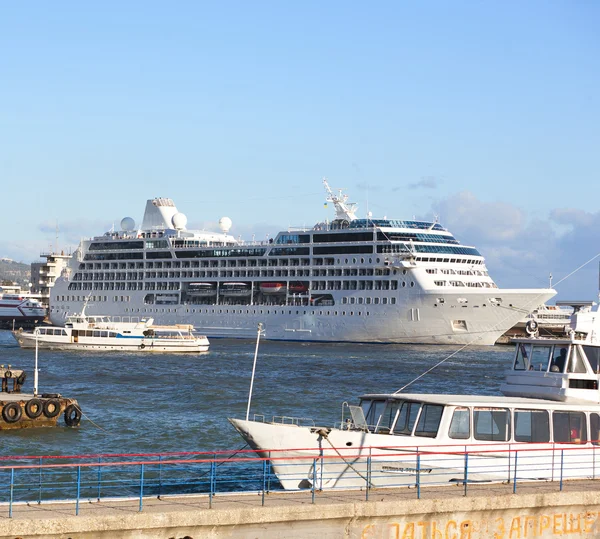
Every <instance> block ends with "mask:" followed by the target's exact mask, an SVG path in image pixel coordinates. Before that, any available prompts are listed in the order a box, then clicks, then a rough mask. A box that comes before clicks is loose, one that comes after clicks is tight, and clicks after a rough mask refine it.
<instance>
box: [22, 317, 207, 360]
mask: <svg viewBox="0 0 600 539" xmlns="http://www.w3.org/2000/svg"><path fill="white" fill-rule="evenodd" d="M193 330H194V327H193V326H191V325H189V324H177V325H170V326H157V325H154V320H153V319H152V318H143V319H141V320H139V321H137V320H135V319H133V320H132V319H131V318H129V319H127V320H121V319H119V320H118V321H117V320H113V319H111V318H110V317H108V316H88V315H86V314H85V308H84V310H83V311H82V313H81V314H78V315H74V316H69V317H68V318H67V322H66V323H65V327H57V326H39V327H36V328H35V329H34V330H33V331H30V332H25V331H21V330H19V331H13V335H14V337H15V339H16V340H17V342H18V343H19V346H21V348H35V347H36V344H37V346H39V347H40V348H49V349H54V350H120V351H132V352H139V351H143V352H178V353H179V352H207V351H208V348H209V342H208V339H207V338H206V337H205V336H202V335H195V334H194V333H193Z"/></svg>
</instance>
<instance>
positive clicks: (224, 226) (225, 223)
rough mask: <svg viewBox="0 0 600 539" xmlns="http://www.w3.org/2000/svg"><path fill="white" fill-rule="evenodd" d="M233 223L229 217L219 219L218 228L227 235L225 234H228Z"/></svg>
mask: <svg viewBox="0 0 600 539" xmlns="http://www.w3.org/2000/svg"><path fill="white" fill-rule="evenodd" d="M232 224H233V223H232V222H231V219H230V218H229V217H221V218H220V219H219V228H220V229H221V230H222V231H223V232H224V233H225V234H227V232H229V229H230V228H231V225H232Z"/></svg>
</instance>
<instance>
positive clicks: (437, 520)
mask: <svg viewBox="0 0 600 539" xmlns="http://www.w3.org/2000/svg"><path fill="white" fill-rule="evenodd" d="M420 495H421V498H420V499H417V498H416V493H415V489H413V488H402V489H371V490H370V491H369V494H368V501H367V499H366V492H365V491H364V490H345V491H323V492H316V493H315V494H314V497H313V494H312V493H311V492H310V491H305V492H294V493H289V492H272V493H268V494H265V498H264V501H263V495H262V493H261V492H258V493H246V494H219V495H214V496H212V499H211V498H210V497H209V496H208V495H189V496H163V497H161V498H157V497H147V498H142V499H140V498H131V499H128V500H123V499H119V500H110V499H106V500H102V501H100V502H98V501H96V500H92V501H88V500H80V501H79V503H78V512H79V514H78V515H77V516H76V515H75V512H76V502H74V501H73V502H70V501H67V502H62V503H46V502H44V503H41V504H37V503H31V504H21V503H18V504H13V507H12V518H8V506H7V505H6V504H4V505H1V506H0V537H1V538H11V539H14V538H17V537H18V538H21V539H30V538H36V539H46V538H61V539H67V538H72V539H76V538H77V539H90V538H94V539H95V538H100V539H108V538H111V539H121V538H122V539H125V538H127V539H141V538H144V539H146V538H150V539H167V538H176V539H182V538H191V539H198V538H211V539H212V538H215V539H220V538H225V537H227V538H260V539H262V538H302V539H311V538H315V539H317V538H318V539H339V538H348V539H392V538H393V539H402V538H411V539H429V538H435V539H488V538H490V539H503V538H506V539H512V538H526V537H527V538H530V537H540V538H546V537H548V538H549V537H564V536H568V537H577V538H580V537H581V538H592V537H600V481H597V480H595V481H594V480H589V481H586V480H581V481H568V482H564V483H563V490H562V491H559V483H558V482H547V483H542V482H536V483H520V484H519V485H518V491H517V492H516V493H514V492H513V486H512V485H511V484H494V485H469V486H468V495H467V496H465V495H464V488H463V486H462V485H455V486H444V487H429V488H422V489H421V494H420ZM140 503H141V504H143V512H140ZM263 503H264V505H263Z"/></svg>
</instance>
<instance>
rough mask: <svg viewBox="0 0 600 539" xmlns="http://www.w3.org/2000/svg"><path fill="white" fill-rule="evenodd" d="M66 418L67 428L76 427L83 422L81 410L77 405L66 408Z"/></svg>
mask: <svg viewBox="0 0 600 539" xmlns="http://www.w3.org/2000/svg"><path fill="white" fill-rule="evenodd" d="M64 417H65V425H67V427H76V426H77V425H79V422H80V421H81V408H79V406H78V405H77V404H69V406H67V407H66V408H65V415H64Z"/></svg>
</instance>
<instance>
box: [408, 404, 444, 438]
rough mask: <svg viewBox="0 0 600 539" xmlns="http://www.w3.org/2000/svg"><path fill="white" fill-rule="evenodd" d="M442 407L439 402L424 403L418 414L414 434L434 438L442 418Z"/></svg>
mask: <svg viewBox="0 0 600 539" xmlns="http://www.w3.org/2000/svg"><path fill="white" fill-rule="evenodd" d="M443 411H444V407H443V406H441V405H439V404H424V405H423V406H422V409H421V413H420V414H419V421H418V422H417V427H416V428H415V436H425V437H427V438H435V437H436V436H437V433H438V428H439V426H440V420H441V419H442V412H443Z"/></svg>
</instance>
